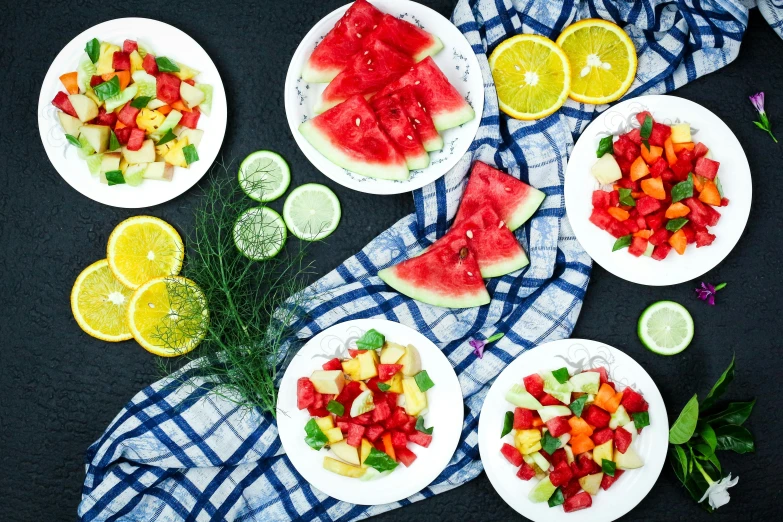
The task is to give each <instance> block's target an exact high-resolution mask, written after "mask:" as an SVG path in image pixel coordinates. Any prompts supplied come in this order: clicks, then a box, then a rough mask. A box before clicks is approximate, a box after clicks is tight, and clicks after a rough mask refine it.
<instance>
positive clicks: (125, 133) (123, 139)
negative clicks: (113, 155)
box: [114, 127, 133, 145]
mask: <svg viewBox="0 0 783 522" xmlns="http://www.w3.org/2000/svg"><path fill="white" fill-rule="evenodd" d="M131 130H133V129H132V128H131V127H123V128H121V129H115V130H114V134H115V135H116V136H117V141H119V142H120V145H127V144H128V140H129V139H130V133H131Z"/></svg>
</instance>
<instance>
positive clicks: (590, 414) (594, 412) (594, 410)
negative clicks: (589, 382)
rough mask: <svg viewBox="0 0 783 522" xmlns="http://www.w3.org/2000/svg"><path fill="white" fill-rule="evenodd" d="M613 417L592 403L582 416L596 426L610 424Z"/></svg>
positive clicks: (602, 426)
mask: <svg viewBox="0 0 783 522" xmlns="http://www.w3.org/2000/svg"><path fill="white" fill-rule="evenodd" d="M627 409H628V408H626V410H627ZM611 417H612V416H611V415H609V414H608V413H607V412H605V411H604V410H602V409H601V408H599V407H598V406H596V405H594V404H591V405H590V406H588V407H587V408H585V409H584V411H583V412H582V418H583V419H584V420H586V421H587V423H588V424H590V425H591V426H594V427H595V428H605V427H607V426H609V420H610V419H611Z"/></svg>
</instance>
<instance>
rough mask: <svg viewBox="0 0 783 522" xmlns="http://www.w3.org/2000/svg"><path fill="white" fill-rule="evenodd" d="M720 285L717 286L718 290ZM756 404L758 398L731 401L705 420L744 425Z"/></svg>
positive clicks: (714, 426)
mask: <svg viewBox="0 0 783 522" xmlns="http://www.w3.org/2000/svg"><path fill="white" fill-rule="evenodd" d="M717 288H718V287H715V289H716V290H717ZM755 404H756V399H753V400H752V401H750V402H730V403H729V405H728V406H727V407H726V409H725V410H723V411H719V412H718V413H713V414H712V415H707V416H706V417H704V419H703V420H704V421H705V422H709V423H710V424H711V425H712V427H713V428H717V427H719V426H724V425H726V424H736V425H737V426H740V425H742V424H743V423H744V422H745V421H746V420H748V417H750V413H751V412H752V411H753V406H754V405H755Z"/></svg>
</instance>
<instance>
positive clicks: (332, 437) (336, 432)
mask: <svg viewBox="0 0 783 522" xmlns="http://www.w3.org/2000/svg"><path fill="white" fill-rule="evenodd" d="M323 432H324V435H326V438H327V439H329V444H333V443H335V442H340V441H341V440H343V430H341V429H340V428H336V427H335V428H329V429H328V430H323Z"/></svg>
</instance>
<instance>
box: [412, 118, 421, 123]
mask: <svg viewBox="0 0 783 522" xmlns="http://www.w3.org/2000/svg"><path fill="white" fill-rule="evenodd" d="M413 121H415V122H416V123H421V122H420V121H419V120H417V119H416V118H413Z"/></svg>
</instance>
